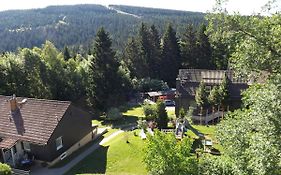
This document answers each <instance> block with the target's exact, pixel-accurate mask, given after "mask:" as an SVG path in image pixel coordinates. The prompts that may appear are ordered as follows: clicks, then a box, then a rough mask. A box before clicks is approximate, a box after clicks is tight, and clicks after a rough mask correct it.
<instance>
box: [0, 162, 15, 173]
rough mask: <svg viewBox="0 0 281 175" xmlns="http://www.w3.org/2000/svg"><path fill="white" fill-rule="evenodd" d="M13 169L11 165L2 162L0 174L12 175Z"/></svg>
mask: <svg viewBox="0 0 281 175" xmlns="http://www.w3.org/2000/svg"><path fill="white" fill-rule="evenodd" d="M11 174H12V169H11V167H10V166H9V165H7V164H3V163H0V175H11Z"/></svg>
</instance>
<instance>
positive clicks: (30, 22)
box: [0, 5, 205, 52]
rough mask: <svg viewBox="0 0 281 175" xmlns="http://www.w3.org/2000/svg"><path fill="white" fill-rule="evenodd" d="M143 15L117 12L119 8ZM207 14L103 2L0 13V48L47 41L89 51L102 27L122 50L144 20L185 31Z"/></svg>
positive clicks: (161, 29)
mask: <svg viewBox="0 0 281 175" xmlns="http://www.w3.org/2000/svg"><path fill="white" fill-rule="evenodd" d="M115 8H116V9H118V10H122V11H124V12H127V13H131V14H136V15H139V16H140V17H139V18H137V17H134V16H131V15H126V14H121V13H117V11H116V10H114V9H115ZM204 15H205V14H203V13H198V12H185V11H175V10H162V9H151V8H141V7H128V6H115V5H110V8H107V7H105V6H101V5H69V6H49V7H46V8H42V9H31V10H10V11H3V12H0V38H1V40H0V51H15V50H16V49H17V48H26V47H27V48H32V47H34V46H37V47H40V46H41V45H42V44H43V43H45V41H46V40H49V41H51V42H52V43H54V45H55V46H56V47H57V48H58V49H60V50H61V49H63V47H64V46H66V45H67V46H71V47H72V48H73V49H74V50H75V51H76V52H84V51H85V50H87V49H88V48H89V47H90V45H91V42H92V39H93V38H94V37H95V34H96V32H97V31H98V29H99V28H100V27H102V26H103V27H104V28H106V29H107V31H108V32H110V34H111V38H112V43H113V47H114V48H116V49H122V48H123V47H124V44H125V42H126V40H127V38H128V37H130V36H133V35H135V34H137V30H138V27H139V26H140V25H141V22H144V23H148V24H150V25H152V24H154V25H155V26H156V27H157V28H158V29H159V32H160V34H163V32H164V31H165V27H166V26H167V25H168V24H169V23H171V24H172V25H173V27H174V28H175V29H176V30H177V31H178V35H179V36H180V35H182V34H183V32H184V26H185V25H186V24H189V23H191V24H193V25H195V26H199V24H201V23H202V22H203V21H204Z"/></svg>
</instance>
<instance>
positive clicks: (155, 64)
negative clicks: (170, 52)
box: [148, 25, 161, 79]
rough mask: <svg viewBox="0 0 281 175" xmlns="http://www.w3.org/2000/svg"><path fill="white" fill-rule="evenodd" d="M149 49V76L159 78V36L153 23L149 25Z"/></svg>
mask: <svg viewBox="0 0 281 175" xmlns="http://www.w3.org/2000/svg"><path fill="white" fill-rule="evenodd" d="M149 32H150V44H151V46H150V50H151V55H150V58H149V60H148V67H149V70H150V73H149V75H150V77H151V78H156V79H159V78H160V69H161V67H160V60H161V49H160V37H159V32H158V30H157V29H156V27H155V26H154V25H152V26H151V27H150V30H149Z"/></svg>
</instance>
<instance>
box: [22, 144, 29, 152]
mask: <svg viewBox="0 0 281 175" xmlns="http://www.w3.org/2000/svg"><path fill="white" fill-rule="evenodd" d="M22 143H23V149H24V150H25V151H30V143H28V142H22Z"/></svg>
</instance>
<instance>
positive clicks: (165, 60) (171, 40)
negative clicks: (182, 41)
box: [160, 24, 181, 87]
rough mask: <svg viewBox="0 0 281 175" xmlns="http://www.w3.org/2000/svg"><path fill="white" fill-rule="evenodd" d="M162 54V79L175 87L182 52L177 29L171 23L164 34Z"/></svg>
mask: <svg viewBox="0 0 281 175" xmlns="http://www.w3.org/2000/svg"><path fill="white" fill-rule="evenodd" d="M161 55H162V56H161V57H162V60H161V62H160V67H161V70H160V76H161V79H162V80H164V81H165V82H167V83H168V85H169V86H170V87H175V86H176V78H177V75H178V70H179V68H180V65H181V53H180V47H179V41H178V38H177V36H176V31H175V30H174V29H173V28H172V26H171V24H169V25H168V27H167V29H166V31H165V33H164V36H163V45H162V52H161Z"/></svg>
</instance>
